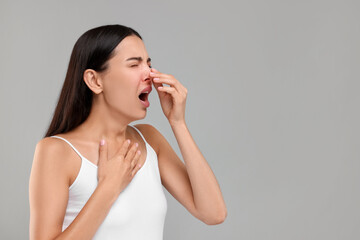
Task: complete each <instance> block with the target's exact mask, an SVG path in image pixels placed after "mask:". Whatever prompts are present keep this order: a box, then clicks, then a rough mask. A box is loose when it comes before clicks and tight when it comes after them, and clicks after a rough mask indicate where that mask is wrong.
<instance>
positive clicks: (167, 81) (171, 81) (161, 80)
mask: <svg viewBox="0 0 360 240" xmlns="http://www.w3.org/2000/svg"><path fill="white" fill-rule="evenodd" d="M153 81H154V82H155V83H165V84H168V85H172V86H175V85H177V82H176V81H175V80H174V79H171V78H162V77H155V78H154V79H153Z"/></svg>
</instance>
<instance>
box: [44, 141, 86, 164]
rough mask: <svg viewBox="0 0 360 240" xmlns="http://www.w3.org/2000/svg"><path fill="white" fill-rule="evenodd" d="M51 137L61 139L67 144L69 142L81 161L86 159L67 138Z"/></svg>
mask: <svg viewBox="0 0 360 240" xmlns="http://www.w3.org/2000/svg"><path fill="white" fill-rule="evenodd" d="M50 137H54V138H59V139H62V140H64V141H65V142H67V143H68V144H69V145H70V147H71V148H72V149H74V151H75V152H76V153H77V154H78V155H79V156H80V157H81V159H83V158H84V157H83V156H82V155H81V154H80V152H79V151H78V150H77V149H76V148H75V147H74V146H73V145H72V144H71V143H70V142H69V141H68V140H66V139H65V138H63V137H59V136H50Z"/></svg>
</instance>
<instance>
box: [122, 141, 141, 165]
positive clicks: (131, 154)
mask: <svg viewBox="0 0 360 240" xmlns="http://www.w3.org/2000/svg"><path fill="white" fill-rule="evenodd" d="M138 146H139V144H138V143H134V144H133V145H132V146H131V148H130V150H129V151H128V153H127V154H126V157H125V160H126V161H131V159H133V157H134V155H135V152H136V150H137V148H138Z"/></svg>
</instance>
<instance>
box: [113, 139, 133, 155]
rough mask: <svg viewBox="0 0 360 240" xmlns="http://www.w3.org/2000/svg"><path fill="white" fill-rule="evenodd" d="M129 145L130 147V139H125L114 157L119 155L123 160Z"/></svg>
mask: <svg viewBox="0 0 360 240" xmlns="http://www.w3.org/2000/svg"><path fill="white" fill-rule="evenodd" d="M129 145H130V139H127V140H125V141H124V142H123V145H122V146H121V148H120V149H119V151H118V152H117V153H116V155H117V156H118V155H120V156H122V157H123V158H125V156H126V153H127V151H128V148H129Z"/></svg>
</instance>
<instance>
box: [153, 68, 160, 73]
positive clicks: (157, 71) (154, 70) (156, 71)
mask: <svg viewBox="0 0 360 240" xmlns="http://www.w3.org/2000/svg"><path fill="white" fill-rule="evenodd" d="M151 71H152V72H154V73H160V71H159V70H157V69H155V68H151Z"/></svg>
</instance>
